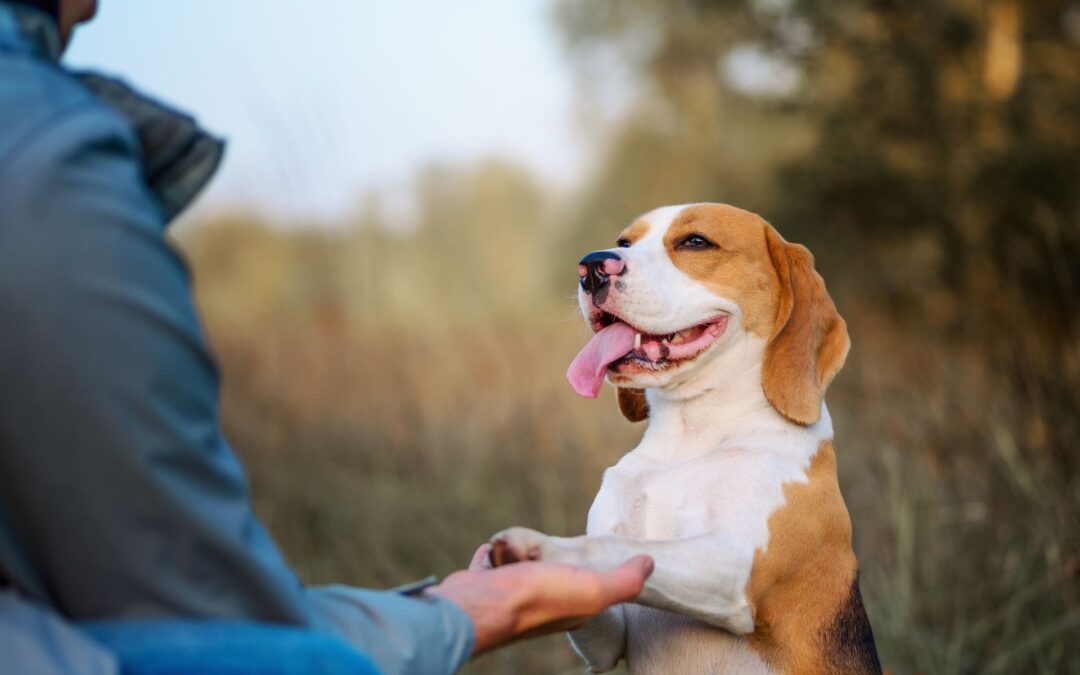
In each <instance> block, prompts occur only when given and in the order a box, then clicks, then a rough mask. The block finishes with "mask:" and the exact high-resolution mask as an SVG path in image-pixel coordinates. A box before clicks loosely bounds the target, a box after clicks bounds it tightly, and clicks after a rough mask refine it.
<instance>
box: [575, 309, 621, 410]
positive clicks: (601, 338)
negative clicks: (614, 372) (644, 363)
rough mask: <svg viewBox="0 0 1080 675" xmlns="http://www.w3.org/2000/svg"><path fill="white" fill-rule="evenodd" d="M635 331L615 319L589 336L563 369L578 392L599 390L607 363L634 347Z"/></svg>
mask: <svg viewBox="0 0 1080 675" xmlns="http://www.w3.org/2000/svg"><path fill="white" fill-rule="evenodd" d="M634 334H635V331H634V329H633V328H631V327H630V326H627V325H626V324H625V323H622V322H616V323H613V324H611V325H610V326H608V327H606V328H602V329H601V330H599V331H597V333H596V335H593V336H592V339H591V340H589V344H587V345H585V347H584V348H583V349H582V350H581V351H580V352H578V355H577V356H576V357H575V358H574V361H573V363H571V364H570V368H569V369H568V370H567V371H566V379H568V380H570V386H571V387H573V388H574V391H576V392H577V393H578V396H584V397H585V398H596V397H597V396H598V395H599V394H600V387H602V386H603V385H604V373H606V372H607V367H608V366H609V365H611V364H612V363H613V362H615V361H618V360H619V359H621V358H622V357H624V356H626V355H627V354H628V353H630V352H631V351H633V349H634Z"/></svg>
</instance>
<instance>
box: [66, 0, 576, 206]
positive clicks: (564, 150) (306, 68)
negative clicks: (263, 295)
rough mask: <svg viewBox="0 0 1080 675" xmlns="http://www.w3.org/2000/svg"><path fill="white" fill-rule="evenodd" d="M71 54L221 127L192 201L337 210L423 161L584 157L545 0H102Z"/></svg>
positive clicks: (561, 177)
mask: <svg viewBox="0 0 1080 675" xmlns="http://www.w3.org/2000/svg"><path fill="white" fill-rule="evenodd" d="M99 4H100V7H99V11H98V16H97V18H96V19H95V20H94V21H93V22H92V23H90V24H88V25H86V26H83V27H81V28H80V29H79V30H78V31H77V32H76V34H75V37H74V40H73V42H72V44H71V46H70V48H69V49H68V51H67V53H66V55H65V62H66V63H67V65H69V66H71V67H79V68H92V69H97V70H101V71H104V72H106V73H109V74H113V75H119V76H121V77H122V78H124V79H126V80H127V81H129V82H130V83H131V84H134V85H136V86H138V87H139V88H140V89H142V90H143V91H146V92H147V93H150V94H152V95H154V96H155V97H157V98H159V99H161V100H163V101H166V102H169V103H172V104H174V105H176V106H177V107H179V108H181V109H183V110H185V111H187V112H190V113H192V114H194V115H195V116H196V117H197V118H198V119H199V120H200V122H202V124H203V125H204V126H206V127H207V128H208V129H209V130H210V131H212V132H214V133H216V134H217V135H220V136H223V137H225V138H226V139H227V141H228V150H227V153H226V157H225V161H224V163H223V166H222V171H221V173H220V174H219V175H218V177H217V179H216V180H215V182H214V183H213V184H212V185H211V187H210V188H209V189H208V190H207V191H206V192H205V193H204V195H203V196H202V198H201V199H200V202H199V204H198V205H197V208H196V209H195V212H196V213H205V212H207V211H211V210H214V209H217V208H220V207H222V206H231V205H235V204H246V205H248V206H252V207H255V208H256V209H257V210H259V211H261V212H264V213H267V214H269V215H277V216H279V217H282V218H286V219H287V218H313V219H334V218H337V217H340V216H342V215H345V214H348V213H349V211H350V210H351V209H353V208H355V207H356V205H357V202H358V199H359V196H360V195H361V194H363V193H364V192H366V191H368V190H372V189H378V190H383V191H386V192H387V193H389V194H390V195H391V197H392V196H393V194H394V193H395V192H398V193H405V192H407V188H408V185H409V180H410V177H411V176H412V175H413V173H414V171H415V170H416V169H417V168H418V167H420V166H422V165H423V164H425V163H427V162H429V161H432V160H440V161H450V162H465V161H470V160H475V159H477V158H479V157H482V156H488V155H498V156H500V157H508V158H512V159H515V160H518V161H520V162H523V163H525V164H526V165H528V166H530V167H532V168H533V169H534V170H535V171H536V172H537V173H538V174H539V175H540V176H541V177H543V178H545V179H547V180H550V181H551V182H553V183H554V184H556V185H567V184H570V183H571V182H572V181H573V180H574V178H575V177H576V175H577V172H578V171H580V169H579V167H580V166H581V164H582V160H583V150H582V149H581V145H582V144H581V141H580V139H579V138H578V135H577V134H576V133H575V130H574V124H573V111H572V105H573V102H572V95H573V92H572V88H573V83H572V79H571V73H570V71H569V69H568V68H567V67H566V65H565V64H564V62H563V61H562V58H561V55H560V50H559V44H558V40H557V36H556V35H555V33H554V31H553V29H552V27H551V24H550V22H549V21H548V6H549V2H548V1H547V0H512V1H509V0H470V1H467V2H445V1H441V2H440V1H437V0H397V1H382V2H376V1H373V0H307V1H306V2H301V1H300V0H183V1H175V0H174V1H166V0H99Z"/></svg>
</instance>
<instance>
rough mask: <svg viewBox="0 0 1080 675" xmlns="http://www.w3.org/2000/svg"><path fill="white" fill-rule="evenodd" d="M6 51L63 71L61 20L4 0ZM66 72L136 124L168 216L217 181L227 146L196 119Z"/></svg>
mask: <svg viewBox="0 0 1080 675" xmlns="http://www.w3.org/2000/svg"><path fill="white" fill-rule="evenodd" d="M5 49H7V50H14V51H17V52H22V53H26V54H29V55H31V56H33V57H34V58H38V59H42V60H45V61H48V62H50V63H52V64H54V65H56V66H57V67H60V66H59V61H60V54H61V52H62V51H63V50H62V47H61V44H60V35H59V31H58V29H57V26H56V21H55V20H54V19H53V17H52V16H50V15H49V14H48V13H46V12H43V11H41V10H40V9H37V8H36V7H31V6H29V5H25V4H21V3H17V2H10V1H9V0H0V51H3V50H5ZM65 72H67V73H68V75H70V76H72V77H74V78H76V79H77V80H79V81H80V82H81V83H82V85H83V86H84V87H86V88H87V89H88V90H89V91H90V92H91V93H92V94H94V96H96V97H97V98H99V99H100V100H102V101H104V102H105V103H106V104H108V105H109V106H110V107H112V108H113V109H114V110H116V111H117V112H119V113H120V114H121V115H122V116H123V117H125V118H126V119H127V120H128V122H129V123H130V124H131V126H132V128H133V129H134V130H135V133H136V135H137V137H138V140H139V145H140V149H141V159H142V168H143V176H144V178H145V179H146V182H147V184H148V185H149V186H150V189H151V190H152V191H153V192H154V194H155V195H156V196H157V198H158V201H159V202H160V204H161V206H162V210H163V211H164V214H165V217H166V218H169V219H171V218H172V217H174V216H175V215H176V214H178V213H179V212H180V211H182V210H183V209H184V208H185V207H186V206H187V205H188V204H190V203H191V202H192V201H193V200H194V199H195V196H196V195H197V194H198V193H199V192H200V191H201V190H202V189H203V187H205V186H206V184H207V183H208V182H210V179H211V178H213V176H214V174H215V173H216V172H217V167H218V164H219V163H220V162H221V158H222V155H223V154H224V151H225V144H224V142H223V141H221V140H220V139H218V138H215V137H214V136H211V135H210V134H209V133H207V132H206V131H204V130H203V129H202V128H200V127H199V125H198V123H197V122H196V121H195V119H194V118H192V117H191V116H190V115H185V114H183V113H181V112H179V111H177V110H174V109H173V108H172V107H170V106H167V105H165V104H163V103H161V102H159V101H156V100H154V99H152V98H150V97H148V96H145V95H143V94H141V93H140V92H138V91H136V90H135V89H134V88H132V87H130V86H128V84H127V83H125V82H122V81H120V80H117V79H114V78H110V77H106V76H104V75H100V74H98V73H93V72H71V71H65Z"/></svg>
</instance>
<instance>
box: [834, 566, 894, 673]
mask: <svg viewBox="0 0 1080 675" xmlns="http://www.w3.org/2000/svg"><path fill="white" fill-rule="evenodd" d="M824 638H825V640H824V642H825V645H824V646H825V658H826V660H827V662H828V663H829V666H830V669H829V672H830V673H845V674H848V673H849V674H851V675H856V674H858V675H864V674H865V673H876V674H879V675H880V673H881V663H880V662H879V661H878V654H877V645H875V644H874V631H873V630H871V629H870V620H869V619H868V618H867V617H866V609H865V608H864V607H863V602H862V593H860V592H859V575H858V573H856V574H855V579H854V580H853V581H852V582H851V591H850V592H849V593H848V597H847V600H846V601H845V602H844V604H843V606H841V608H840V611H839V612H837V614H836V618H835V619H834V620H833V622H832V625H831V626H829V627H828V628H826V629H825V635H824Z"/></svg>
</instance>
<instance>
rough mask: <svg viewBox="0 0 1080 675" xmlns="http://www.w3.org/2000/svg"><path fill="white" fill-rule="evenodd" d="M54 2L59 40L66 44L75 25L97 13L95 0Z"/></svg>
mask: <svg viewBox="0 0 1080 675" xmlns="http://www.w3.org/2000/svg"><path fill="white" fill-rule="evenodd" d="M56 4H57V7H56V10H57V11H56V20H57V24H58V25H59V27H60V40H61V42H63V43H64V44H65V45H66V44H67V42H68V40H69V39H71V32H72V31H73V30H74V29H75V26H77V25H78V24H80V23H83V22H85V21H89V20H90V19H93V18H94V14H95V13H97V0H57V3H56Z"/></svg>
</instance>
